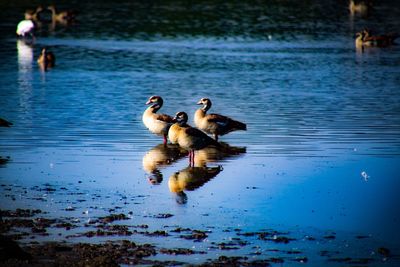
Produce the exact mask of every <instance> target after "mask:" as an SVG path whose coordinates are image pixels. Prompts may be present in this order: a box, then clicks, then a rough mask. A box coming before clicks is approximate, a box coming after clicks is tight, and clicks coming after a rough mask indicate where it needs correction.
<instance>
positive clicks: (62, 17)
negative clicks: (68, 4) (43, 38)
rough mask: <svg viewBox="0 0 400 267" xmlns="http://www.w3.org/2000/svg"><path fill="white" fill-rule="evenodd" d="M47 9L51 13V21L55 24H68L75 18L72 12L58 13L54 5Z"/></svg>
mask: <svg viewBox="0 0 400 267" xmlns="http://www.w3.org/2000/svg"><path fill="white" fill-rule="evenodd" d="M47 9H48V10H50V11H51V19H52V21H53V22H60V23H67V22H71V21H73V20H74V18H75V14H74V13H73V12H72V11H60V12H57V10H56V7H55V6H54V5H51V6H48V7H47Z"/></svg>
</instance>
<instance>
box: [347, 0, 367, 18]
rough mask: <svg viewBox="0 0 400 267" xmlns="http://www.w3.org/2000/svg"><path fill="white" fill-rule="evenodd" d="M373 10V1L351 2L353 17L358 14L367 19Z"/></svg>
mask: <svg viewBox="0 0 400 267" xmlns="http://www.w3.org/2000/svg"><path fill="white" fill-rule="evenodd" d="M371 9H372V2H371V1H360V2H358V3H356V2H355V1H354V0H350V3H349V10H350V14H351V15H353V16H354V15H355V14H358V15H360V16H361V17H367V16H368V15H369V13H370V11H371Z"/></svg>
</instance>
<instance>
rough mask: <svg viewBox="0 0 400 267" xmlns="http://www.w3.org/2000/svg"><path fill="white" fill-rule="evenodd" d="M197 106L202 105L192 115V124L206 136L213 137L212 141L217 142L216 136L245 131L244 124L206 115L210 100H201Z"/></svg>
mask: <svg viewBox="0 0 400 267" xmlns="http://www.w3.org/2000/svg"><path fill="white" fill-rule="evenodd" d="M197 104H198V105H203V107H202V108H199V109H198V110H197V111H196V112H195V114H194V124H195V125H196V127H197V128H199V129H200V130H203V131H205V132H206V133H208V134H212V135H214V139H215V140H216V141H218V136H220V135H225V134H227V133H230V132H232V131H237V130H244V131H246V129H247V127H246V124H244V123H242V122H240V121H235V120H233V119H231V118H229V117H226V116H223V115H219V114H207V111H208V110H209V109H210V108H211V105H212V103H211V100H210V99H208V98H202V99H200V100H199V102H197Z"/></svg>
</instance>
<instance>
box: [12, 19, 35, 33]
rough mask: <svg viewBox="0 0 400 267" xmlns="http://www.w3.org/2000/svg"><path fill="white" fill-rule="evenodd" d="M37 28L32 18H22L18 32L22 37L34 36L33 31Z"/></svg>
mask: <svg viewBox="0 0 400 267" xmlns="http://www.w3.org/2000/svg"><path fill="white" fill-rule="evenodd" d="M34 30H35V23H33V21H32V20H30V19H25V20H22V21H20V22H19V23H18V25H17V30H16V33H17V35H18V36H20V37H26V36H27V35H31V36H32V37H33V31H34Z"/></svg>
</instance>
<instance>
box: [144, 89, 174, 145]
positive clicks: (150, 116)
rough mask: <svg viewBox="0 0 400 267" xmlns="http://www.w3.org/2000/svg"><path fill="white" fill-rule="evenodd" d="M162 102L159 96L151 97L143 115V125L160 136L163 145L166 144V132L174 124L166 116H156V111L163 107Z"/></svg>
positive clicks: (172, 119) (169, 117) (171, 118)
mask: <svg viewBox="0 0 400 267" xmlns="http://www.w3.org/2000/svg"><path fill="white" fill-rule="evenodd" d="M163 103H164V100H163V99H162V97H161V96H158V95H153V96H151V97H150V98H149V99H148V100H147V102H146V105H150V104H151V106H150V107H148V108H147V109H146V110H145V111H144V113H143V117H142V120H143V124H144V125H145V126H146V128H147V129H149V131H150V132H152V133H154V134H156V135H159V136H162V137H163V141H164V145H166V144H167V136H168V130H169V128H170V127H171V125H172V124H173V123H174V118H173V117H171V116H169V115H166V114H158V113H157V111H158V110H159V109H160V108H161V107H162V106H163Z"/></svg>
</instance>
